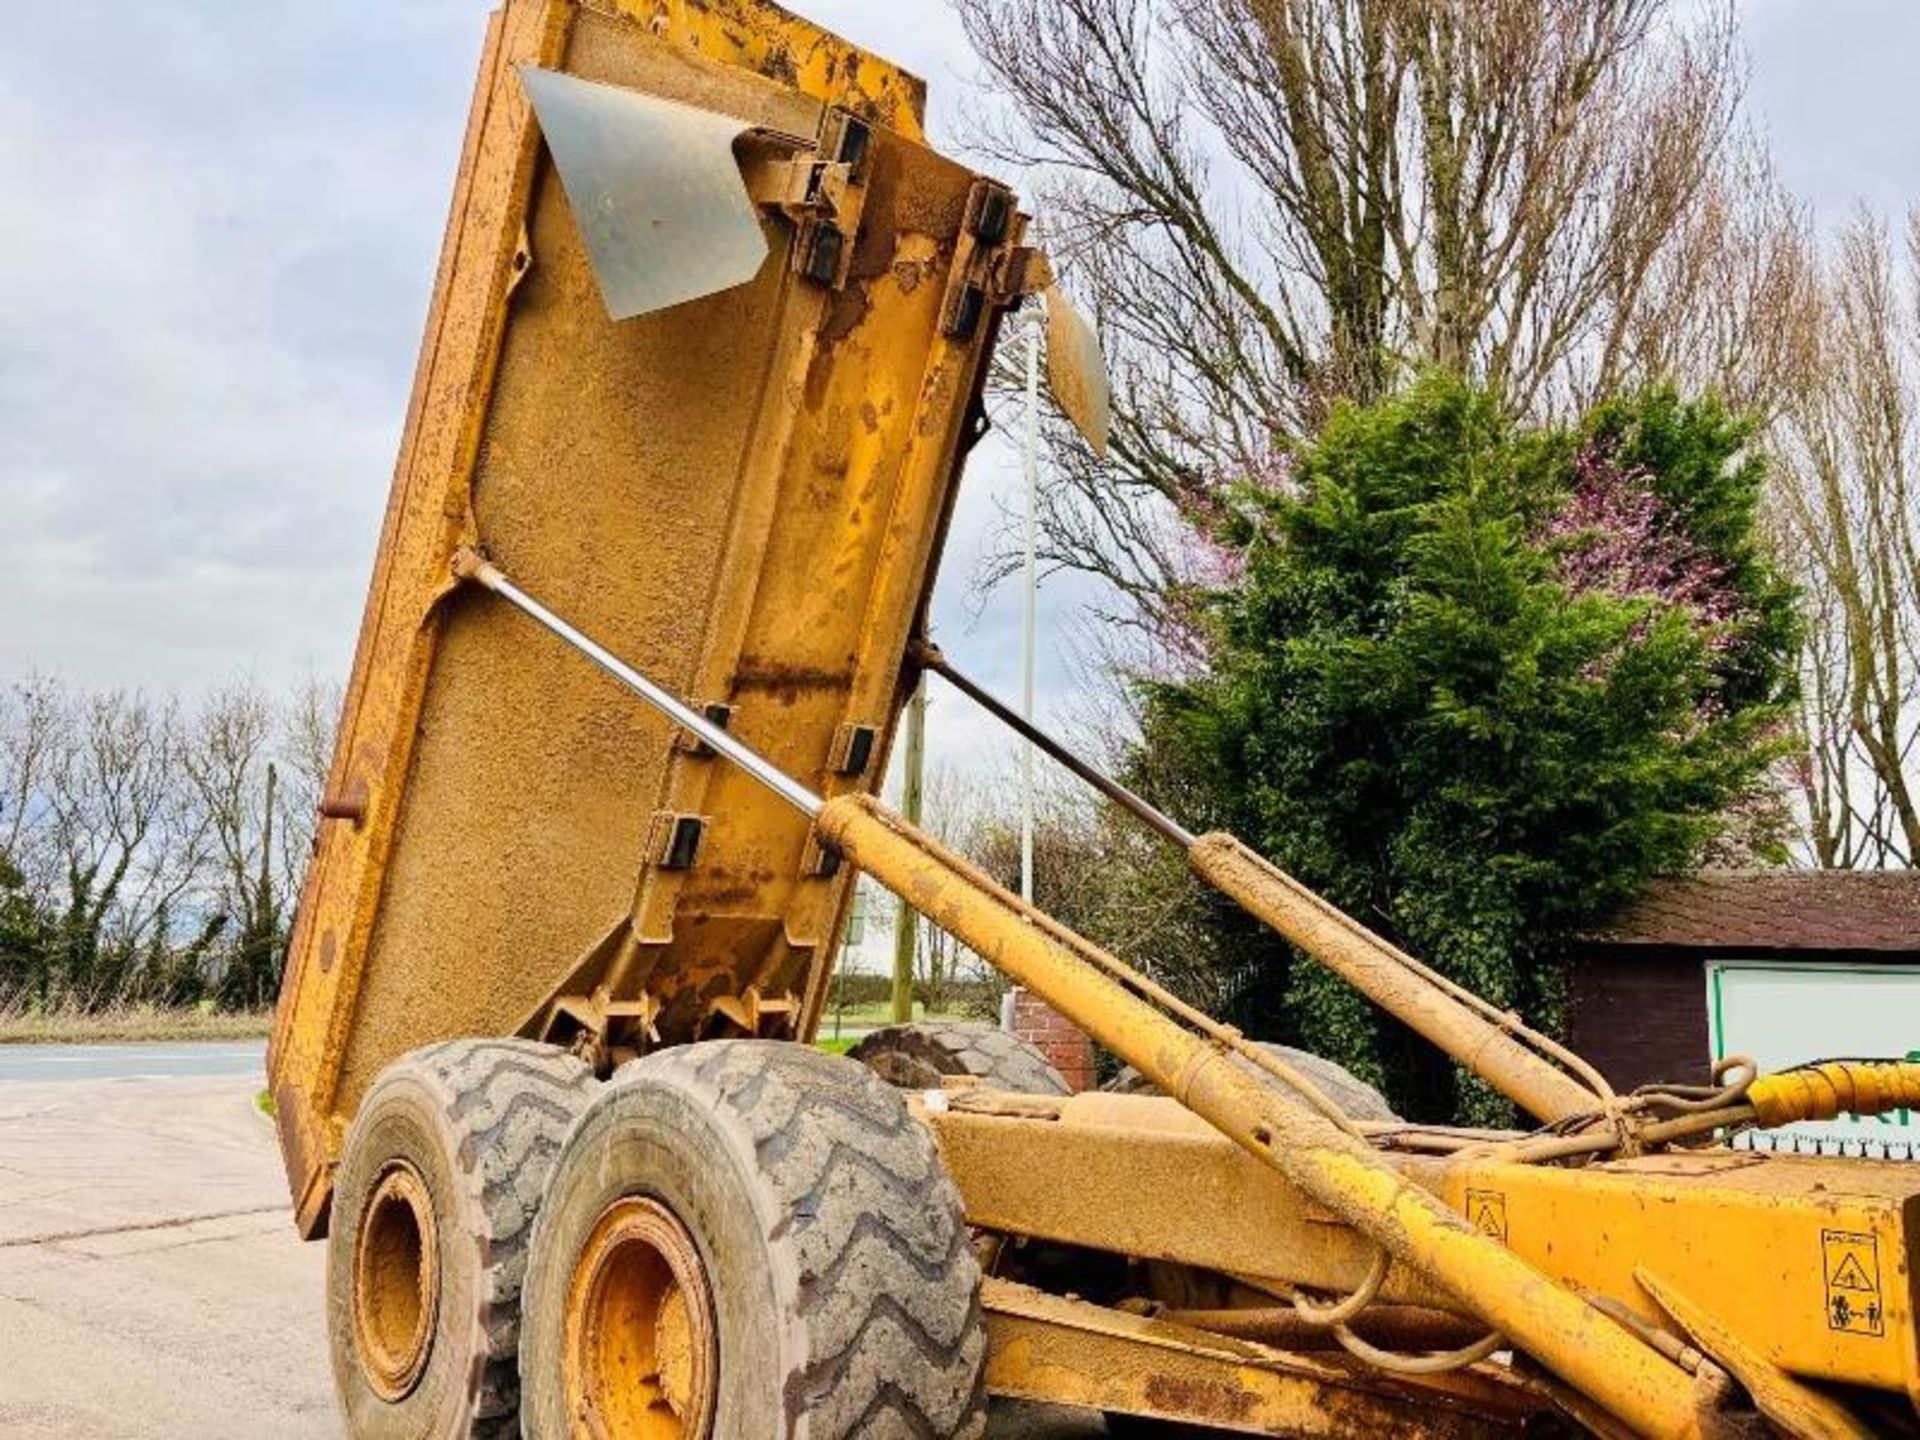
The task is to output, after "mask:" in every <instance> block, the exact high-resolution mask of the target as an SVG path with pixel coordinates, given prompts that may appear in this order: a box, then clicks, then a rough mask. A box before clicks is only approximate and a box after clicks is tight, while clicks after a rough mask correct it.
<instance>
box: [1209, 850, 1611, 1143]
mask: <svg viewBox="0 0 1920 1440" xmlns="http://www.w3.org/2000/svg"><path fill="white" fill-rule="evenodd" d="M1187 859H1188V863H1189V864H1190V865H1191V866H1192V867H1193V871H1194V873H1195V874H1196V875H1198V876H1199V877H1200V878H1201V879H1203V880H1205V881H1206V882H1207V883H1208V884H1209V885H1212V886H1214V887H1215V888H1216V889H1218V890H1219V891H1220V892H1221V893H1222V894H1224V895H1228V896H1230V897H1231V898H1232V899H1233V900H1235V901H1236V902H1238V903H1239V904H1240V905H1241V906H1242V907H1244V908H1245V909H1246V911H1247V913H1248V914H1250V915H1254V916H1256V917H1258V918H1259V919H1260V920H1262V921H1264V922H1266V923H1267V924H1269V925H1271V926H1273V928H1274V929H1276V930H1278V931H1279V932H1280V933H1281V934H1282V935H1284V936H1286V937H1287V939H1289V940H1291V941H1292V942H1293V943H1294V944H1296V945H1298V946H1299V947H1300V948H1301V949H1302V950H1305V951H1306V952H1307V953H1308V954H1309V955H1312V956H1314V957H1315V958H1316V959H1318V960H1320V961H1321V962H1322V963H1323V964H1325V965H1326V966H1327V967H1328V968H1329V969H1330V970H1332V971H1333V972H1334V973H1335V974H1337V975H1339V976H1341V977H1342V978H1343V979H1345V980H1346V981H1347V982H1348V983H1349V984H1351V985H1352V986H1353V987H1354V988H1355V989H1356V990H1358V991H1359V992H1360V993H1361V994H1362V995H1365V996H1367V997H1368V998H1369V999H1371V1000H1373V1001H1375V1002H1376V1003H1377V1004H1379V1005H1381V1006H1382V1007H1383V1008H1385V1009H1386V1010H1387V1011H1388V1012H1389V1013H1391V1014H1392V1015H1394V1016H1395V1017H1396V1018H1398V1019H1399V1020H1401V1021H1402V1022H1403V1023H1405V1024H1406V1025H1408V1026H1409V1027H1411V1028H1412V1029H1413V1030H1414V1031H1416V1032H1417V1033H1419V1034H1421V1035H1424V1036H1425V1037H1426V1038H1427V1039H1429V1040H1431V1041H1432V1042H1433V1043H1434V1044H1436V1045H1438V1046H1439V1047H1440V1048H1441V1049H1442V1050H1444V1051H1446V1052H1447V1054H1449V1055H1451V1056H1453V1058H1454V1059H1456V1060H1458V1061H1459V1062H1460V1063H1461V1064H1462V1065H1465V1066H1466V1067H1467V1068H1468V1069H1469V1070H1472V1071H1473V1072H1474V1073H1475V1074H1477V1075H1479V1076H1480V1077H1481V1078H1482V1079H1484V1080H1486V1081H1487V1083H1488V1084H1490V1085H1492V1086H1493V1087H1494V1088H1495V1089H1497V1090H1499V1091H1500V1092H1501V1093H1502V1094H1503V1095H1505V1096H1506V1097H1507V1098H1508V1099H1510V1100H1512V1101H1513V1102H1514V1103H1515V1104H1517V1105H1520V1106H1522V1107H1523V1108H1525V1109H1526V1110H1527V1111H1529V1112H1530V1113H1532V1114H1534V1115H1537V1116H1539V1117H1540V1119H1542V1120H1545V1121H1548V1122H1552V1121H1555V1120H1564V1119H1566V1118H1567V1117H1568V1116H1570V1115H1578V1114H1581V1113H1582V1112H1586V1111H1591V1110H1593V1109H1594V1108H1595V1107H1596V1103H1597V1097H1596V1096H1595V1095H1594V1093H1593V1091H1591V1090H1590V1089H1588V1088H1587V1087H1585V1086H1584V1085H1581V1084H1580V1083H1579V1082H1578V1081H1576V1080H1575V1079H1573V1077H1572V1076H1570V1075H1568V1074H1567V1073H1566V1072H1565V1071H1563V1070H1559V1069H1556V1068H1555V1067H1554V1066H1552V1065H1550V1064H1549V1063H1547V1061H1545V1060H1544V1059H1542V1058H1541V1057H1540V1056H1538V1055H1536V1054H1535V1053H1534V1052H1533V1051H1531V1050H1528V1049H1526V1048H1525V1047H1524V1046H1522V1045H1521V1044H1520V1043H1519V1042H1518V1041H1516V1040H1515V1039H1514V1038H1513V1036H1512V1035H1511V1034H1509V1033H1507V1032H1506V1031H1504V1030H1502V1029H1500V1028H1499V1027H1498V1026H1496V1025H1495V1024H1494V1023H1493V1022H1492V1021H1490V1020H1489V1019H1487V1018H1486V1017H1485V1016H1483V1015H1480V1014H1476V1013H1475V1012H1474V1011H1473V1010H1471V1009H1469V1008H1468V1007H1467V1006H1466V1005H1465V1004H1463V1003H1462V1002H1461V1001H1460V1000H1458V999H1456V998H1454V997H1453V996H1451V995H1448V994H1446V993H1445V992H1444V991H1442V990H1441V989H1439V988H1438V987H1436V986H1435V985H1433V984H1432V983H1430V982H1427V981H1424V980H1423V979H1421V978H1420V976H1419V975H1418V973H1417V972H1416V971H1415V969H1414V968H1413V966H1412V962H1411V960H1410V958H1409V957H1408V956H1406V955H1405V954H1404V953H1403V952H1402V951H1400V950H1398V949H1396V948H1395V947H1394V946H1392V945H1390V944H1388V943H1387V942H1386V941H1385V940H1383V939H1382V938H1381V937H1380V936H1378V935H1375V934H1374V933H1373V932H1372V931H1370V930H1368V929H1367V928H1366V927H1365V926H1364V925H1362V924H1360V922H1359V921H1357V920H1355V919H1354V918H1353V917H1352V916H1350V915H1347V914H1346V913H1344V912H1343V911H1341V910H1339V909H1338V908H1336V907H1335V906H1332V905H1329V904H1328V903H1327V902H1326V901H1325V900H1323V899H1322V898H1321V897H1320V896H1318V895H1316V894H1314V893H1313V891H1311V890H1309V889H1308V888H1307V887H1306V886H1304V885H1302V884H1301V883H1300V882H1299V881H1298V880H1295V879H1294V878H1293V877H1292V876H1291V875H1288V874H1287V873H1285V872H1284V871H1282V870H1280V869H1278V868H1277V867H1276V866H1274V865H1273V864H1272V863H1271V862H1269V861H1268V860H1267V859H1266V858H1265V857H1264V856H1261V855H1259V854H1256V853H1255V852H1254V851H1252V850H1250V849H1248V848H1247V847H1246V846H1245V845H1244V844H1242V843H1241V842H1240V841H1238V840H1236V839H1234V837H1233V836H1231V835H1224V834H1213V835H1202V836H1201V837H1200V838H1199V839H1197V840H1196V841H1195V842H1194V843H1193V846H1192V847H1191V848H1190V849H1189V851H1188V853H1187Z"/></svg>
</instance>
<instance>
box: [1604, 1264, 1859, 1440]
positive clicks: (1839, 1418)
mask: <svg viewBox="0 0 1920 1440" xmlns="http://www.w3.org/2000/svg"><path fill="white" fill-rule="evenodd" d="M1634 1276H1635V1278H1636V1279H1637V1280H1639V1282H1640V1288H1641V1289H1642V1290H1645V1291H1646V1292H1647V1294H1649V1295H1651V1296H1652V1297H1653V1298H1654V1300H1655V1301H1656V1302H1658V1304H1659V1306H1660V1308H1661V1309H1662V1310H1665V1311H1666V1312H1667V1313H1668V1314H1669V1315H1671V1316H1672V1317H1673V1318H1674V1320H1675V1321H1676V1322H1677V1323H1678V1324H1679V1325H1680V1327H1681V1329H1683V1330H1685V1331H1686V1332H1687V1334H1688V1335H1689V1336H1691V1337H1692V1339H1693V1340H1694V1342H1695V1343H1696V1344H1697V1345H1698V1347H1699V1348H1700V1349H1701V1350H1702V1351H1704V1352H1705V1353H1707V1354H1709V1355H1711V1356H1713V1357H1714V1359H1715V1361H1717V1362H1718V1363H1719V1364H1720V1365H1722V1366H1723V1367H1725V1369H1726V1370H1727V1371H1728V1372H1729V1373H1730V1374H1731V1375H1732V1376H1733V1378H1734V1379H1736V1380H1738V1381H1739V1382H1740V1383H1741V1384H1742V1385H1743V1386H1745V1387H1746V1391H1747V1394H1748V1395H1750V1396H1751V1397H1752V1398H1753V1403H1754V1406H1755V1408H1756V1409H1758V1410H1759V1412H1760V1413H1761V1414H1762V1415H1764V1416H1766V1417H1767V1419H1769V1420H1771V1421H1772V1422H1773V1423H1774V1424H1775V1425H1776V1426H1778V1427H1779V1428H1780V1430H1781V1431H1782V1433H1784V1434H1787V1435H1794V1436H1799V1437H1804V1440H1872V1435H1873V1432H1872V1431H1871V1430H1869V1429H1868V1428H1867V1427H1866V1426H1865V1425H1863V1424H1862V1423H1861V1422H1860V1421H1859V1420H1858V1419H1857V1418H1855V1416H1854V1415H1852V1414H1851V1413H1850V1412H1849V1411H1848V1410H1847V1409H1846V1407H1845V1406H1843V1405H1841V1404H1840V1402H1839V1401H1837V1400H1834V1399H1832V1398H1830V1397H1828V1396H1826V1395H1823V1394H1821V1393H1820V1392H1819V1391H1818V1390H1815V1389H1814V1388H1813V1387H1812V1386H1810V1385H1803V1384H1801V1383H1800V1382H1799V1381H1797V1380H1795V1379H1793V1378H1792V1377H1790V1376H1788V1375H1787V1374H1785V1373H1784V1372H1783V1371H1782V1370H1781V1369H1780V1367H1779V1366H1777V1365H1775V1364H1774V1363H1773V1361H1772V1360H1770V1359H1768V1358H1767V1355H1766V1353H1765V1351H1764V1350H1762V1349H1761V1347H1760V1346H1758V1345H1755V1344H1754V1343H1753V1342H1751V1341H1750V1340H1748V1339H1747V1338H1746V1337H1745V1336H1744V1335H1742V1334H1741V1333H1740V1332H1739V1331H1738V1330H1737V1329H1736V1328H1735V1327H1734V1326H1733V1325H1731V1324H1729V1323H1728V1322H1726V1321H1724V1320H1722V1319H1721V1318H1720V1317H1719V1316H1718V1315H1715V1314H1714V1313H1713V1312H1712V1311H1711V1310H1709V1309H1707V1308H1706V1307H1705V1306H1703V1305H1697V1304H1695V1303H1694V1302H1693V1301H1692V1300H1691V1299H1689V1298H1688V1297H1687V1296H1685V1295H1682V1294H1681V1293H1680V1292H1679V1291H1677V1290H1675V1289H1674V1288H1673V1287H1672V1286H1671V1285H1668V1284H1667V1283H1666V1282H1665V1281H1663V1280H1661V1279H1660V1278H1659V1277H1658V1276H1656V1275H1655V1274H1654V1273H1653V1272H1652V1271H1651V1270H1648V1269H1647V1268H1646V1267H1645V1266H1641V1267H1640V1268H1639V1269H1638V1270H1636V1271H1635V1272H1634Z"/></svg>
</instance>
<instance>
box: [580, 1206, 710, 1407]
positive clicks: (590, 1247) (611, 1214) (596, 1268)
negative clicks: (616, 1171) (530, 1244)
mask: <svg viewBox="0 0 1920 1440" xmlns="http://www.w3.org/2000/svg"><path fill="white" fill-rule="evenodd" d="M719 1378H720V1344H719V1326H718V1322H717V1320H716V1319H715V1316H714V1302H713V1291H712V1287H711V1285H710V1283H709V1281H708V1277H707V1269H706V1264H705V1262H704V1261H703V1260H702V1259H701V1256H700V1247H699V1245H698V1244H697V1243H696V1242H695V1241H694V1238H693V1236H692V1235H691V1234H689V1233H688V1232H687V1228H686V1226H685V1225H684V1224H682V1223H681V1221H680V1218H679V1217H678V1216H677V1215H675V1214H674V1213H673V1212H672V1211H671V1210H669V1209H667V1208H666V1207H665V1206H664V1205H662V1204H660V1203H659V1202H658V1201H657V1200H652V1199H649V1198H647V1197H645V1196H638V1195H635V1196H628V1197H627V1198H625V1199H622V1200H617V1201H615V1202H614V1203H613V1204H612V1205H611V1206H609V1207H608V1208H607V1211H606V1213H605V1214H604V1215H602V1216H601V1217H600V1219H599V1221H598V1223H597V1224H595V1226H594V1228H593V1231H592V1233H591V1234H590V1235H588V1237H587V1241H586V1244H585V1245H584V1246H583V1247H582V1248H581V1252H580V1260H579V1264H578V1265H577V1266H576V1267H575V1270H574V1274H573V1276H572V1278H571V1280H570V1281H569V1283H568V1286H567V1338H566V1377H565V1384H566V1389H567V1399H568V1413H569V1414H571V1415H574V1416H576V1417H578V1418H579V1420H580V1422H581V1423H582V1424H583V1425H584V1426H585V1428H586V1431H587V1433H588V1434H591V1435H596V1436H603V1437H605V1440H681V1437H684V1440H706V1437H707V1436H708V1435H709V1433H710V1427H711V1426H712V1424H713V1410H714V1391H715V1388H716V1386H717V1385H718V1383H719Z"/></svg>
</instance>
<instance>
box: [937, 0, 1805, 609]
mask: <svg viewBox="0 0 1920 1440" xmlns="http://www.w3.org/2000/svg"><path fill="white" fill-rule="evenodd" d="M956 3H957V5H958V8H959V11H960V14H961V17H962V19H963V21H964V22H965V26H966V29H967V32H968V34H969V35H970V37H971V38H972V40H973V43H974V45H975V48H976V49H977V50H978V52H979V54H980V55H981V56H982V58H983V59H984V61H985V64H986V67H987V71H988V90H989V94H990V96H991V97H993V98H994V99H995V100H996V101H997V102H998V104H997V108H996V109H995V110H994V112H993V113H992V114H991V115H990V117H989V118H988V119H987V120H985V121H984V122H982V124H981V126H980V129H979V134H978V136H977V141H978V144H979V145H980V147H981V148H982V149H984V150H985V151H987V152H988V153H989V154H991V155H992V156H993V157H994V158H995V159H996V160H998V161H1000V162H1002V163H1006V164H1011V165H1015V166H1020V167H1025V168H1027V169H1028V170H1029V171H1030V172H1031V173H1032V174H1033V175H1034V177H1035V180H1036V183H1037V186H1038V191H1039V210H1040V213H1041V215H1042V219H1043V224H1044V226H1045V229H1046V232H1047V238H1048V243H1049V244H1050V245H1051V246H1052V247H1053V248H1054V250H1055V251H1056V253H1058V254H1062V255H1064V256H1065V257H1066V258H1067V262H1068V269H1069V272H1070V276H1071V282H1072V285H1073V287H1074V288H1075V289H1076V290H1077V291H1078V292H1079V293H1080V294H1081V295H1082V296H1083V297H1084V298H1085V299H1087V300H1088V301H1090V303H1091V304H1092V306H1093V308H1094V310H1095V312H1096V315H1097V319H1098V322H1099V324H1100V326H1101V329H1102V333H1103V338H1104V341H1105V345H1106V348H1107V351H1108V355H1109V361H1110V365H1111V368H1112V371H1113V378H1114V399H1115V405H1114V420H1115V424H1114V433H1113V438H1112V442H1111V447H1110V455H1109V460H1108V462H1107V463H1106V464H1105V465H1097V464H1095V463H1093V461H1092V460H1091V458H1090V457H1089V456H1088V455H1086V454H1085V452H1084V450H1083V449H1082V448H1081V447H1079V446H1078V445H1076V444H1074V443H1073V442H1072V441H1071V439H1070V438H1069V437H1068V436H1067V434H1066V433H1065V432H1064V430H1059V431H1056V433H1055V436H1054V438H1055V442H1056V443H1055V444H1054V446H1053V455H1052V461H1053V466H1054V470H1055V473H1056V483H1055V484H1054V485H1052V486H1051V487H1049V499H1048V501H1047V504H1046V513H1045V515H1044V517H1043V525H1044V536H1045V541H1044V543H1045V546H1046V551H1047V555H1046V559H1047V561H1048V563H1050V564H1052V565H1054V566H1064V567H1071V568H1079V569H1085V570H1090V571H1093V572H1095V573H1097V574H1099V575H1101V576H1103V577H1104V578H1105V579H1107V580H1108V581H1110V582H1111V583H1112V584H1113V585H1114V586H1115V587H1117V589H1118V590H1119V591H1120V592H1121V593H1122V594H1124V595H1126V596H1128V597H1131V599H1132V600H1134V601H1135V602H1137V603H1139V604H1140V605H1142V606H1144V608H1145V610H1146V611H1147V613H1148V614H1149V615H1151V614H1152V613H1153V612H1154V611H1156V609H1157V608H1158V607H1159V605H1160V603H1161V601H1162V599H1163V597H1165V596H1166V595H1168V594H1169V593H1178V592H1179V591H1180V589H1181V587H1182V586H1183V585H1184V584H1186V583H1187V582H1188V581H1189V579H1190V578H1191V572H1190V564H1191V561H1192V559H1193V557H1192V555H1191V553H1190V552H1189V542H1188V535H1189V532H1190V529H1191V525H1192V522H1195V521H1199V522H1201V523H1202V524H1204V522H1205V521H1206V520H1207V519H1208V518H1209V517H1210V516H1211V514H1212V513H1213V512H1214V510H1215V507H1217V506H1218V504H1219V503H1220V490H1221V486H1222V482H1223V481H1228V480H1247V479H1252V480H1255V481H1258V480H1261V479H1263V478H1269V477H1277V476H1278V475H1280V474H1282V473H1283V472H1284V465H1285V456H1286V453H1287V450H1288V446H1289V444H1290V442H1291V441H1292V440H1293V439H1294V438H1295V437H1297V436H1299V435H1301V434H1302V433H1304V432H1306V431H1309V430H1311V429H1312V427H1313V426H1314V425H1315V424H1316V423H1317V421H1318V420H1319V419H1320V418H1321V417H1322V416H1323V415H1324V414H1325V412H1326V409H1327V407H1328V405H1329V404H1330V403H1331V402H1332V401H1333V400H1335V399H1337V398H1340V397H1353V398H1357V399H1361V400H1365V399H1369V398H1372V397H1374V396H1377V395H1378V394H1380V393H1381V391H1382V390H1383V389H1385V388H1386V387H1388V386H1390V385H1391V384H1392V383H1394V381H1395V379H1396V377H1397V376H1399V375H1401V374H1403V373H1404V372H1405V371H1406V370H1407V369H1408V368H1409V367H1411V366H1418V365H1423V364H1439V365H1444V366H1448V367H1451V368H1454V369H1456V370H1459V371H1461V372H1463V373H1467V374H1470V375H1473V376H1475V377H1477V378H1479V379H1481V380H1483V381H1485V383H1487V384H1488V385H1489V386H1491V387H1492V388H1494V389H1495V390H1496V392H1497V393H1499V394H1501V395H1502V396H1504V397H1505V398H1506V400H1507V401H1508V403H1509V404H1510V405H1511V406H1512V407H1513V408H1514V409H1515V410H1516V411H1519V412H1532V413H1536V414H1539V413H1553V412H1557V411H1558V410H1561V409H1564V408H1566V407H1569V406H1572V405H1577V404H1579V403H1581V402H1583V401H1585V400H1586V399H1588V398H1589V397H1592V396H1594V395H1596V394H1599V393H1604V392H1605V391H1607V390H1609V389H1611V388H1613V387H1615V386H1618V385H1619V384H1621V383H1622V382H1624V381H1627V380H1630V379H1632V378H1634V377H1637V376H1641V375H1646V374H1661V373H1664V372H1666V371H1668V370H1669V369H1671V368H1674V367H1679V366H1686V367H1689V369H1693V368H1699V369H1703V370H1705V371H1707V372H1708V373H1709V374H1710V375H1711V376H1712V377H1713V378H1716V379H1717V378H1721V377H1722V376H1723V375H1724V376H1725V377H1727V378H1730V379H1732V380H1734V381H1737V382H1738V384H1739V385H1740V386H1742V387H1751V386H1754V385H1761V384H1764V383H1765V380H1766V376H1767V375H1768V374H1769V373H1770V371H1771V370H1772V369H1773V368H1775V367H1774V362H1773V360H1772V358H1771V357H1770V356H1769V355H1768V354H1766V353H1765V352H1766V350H1767V343H1768V337H1769V336H1770V335H1771V333H1772V331H1771V330H1769V329H1767V328H1766V327H1753V326H1749V325H1747V324H1746V323H1745V321H1746V320H1747V319H1748V316H1747V315H1746V314H1745V313H1744V307H1747V306H1749V305H1754V304H1770V303H1772V301H1773V299H1774V297H1775V294H1776V292H1775V290H1774V288H1773V285H1774V282H1775V280H1777V275H1775V274H1774V273H1773V271H1774V268H1775V267H1774V261H1775V259H1776V258H1777V256H1776V252H1777V251H1778V250H1779V249H1780V247H1781V246H1782V245H1783V244H1785V245H1788V246H1789V247H1790V243H1791V236H1792V235H1793V233H1794V231H1795V229H1796V227H1797V224H1798V217H1797V215H1796V214H1795V213H1794V212H1793V211H1792V209H1791V207H1788V206H1786V205H1784V204H1783V203H1782V202H1779V201H1778V200H1777V195H1778V191H1777V187H1775V186H1774V185H1773V184H1772V180H1771V177H1770V176H1769V175H1767V174H1766V172H1765V168H1764V166H1763V165H1760V164H1759V163H1758V162H1756V161H1755V159H1754V156H1753V151H1752V148H1751V146H1750V145H1748V144H1747V143H1746V142H1745V141H1744V139H1743V133H1742V131H1741V128H1740V125H1739V91H1740V85H1739V79H1740V71H1741V67H1740V64H1739V56H1738V49H1737V43H1736V35H1735V28H1734V24H1733V19H1732V15H1731V12H1730V9H1729V8H1728V7H1727V6H1726V5H1724V4H1715V5H1711V6H1709V7H1707V9H1706V10H1705V11H1704V13H1700V14H1697V15H1696V17H1695V18H1693V19H1690V20H1683V19H1682V18H1680V17H1679V16H1678V15H1677V14H1676V13H1675V12H1676V10H1677V9H1678V7H1675V6H1673V5H1671V4H1669V3H1668V0H1618V3H1614V4H1607V5H1595V4H1592V3H1589V0H956ZM1783 234H1784V235H1785V236H1786V237H1787V239H1785V240H1783V239H1782V238H1781V237H1782V236H1783ZM1704 283H1715V284H1717V285H1719V287H1720V288H1719V289H1718V290H1717V291H1716V293H1715V294H1714V296H1713V302H1712V303H1711V304H1702V303H1700V292H1699V290H1698V289H1696V288H1695V287H1697V286H1699V285H1701V284H1704Z"/></svg>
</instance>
